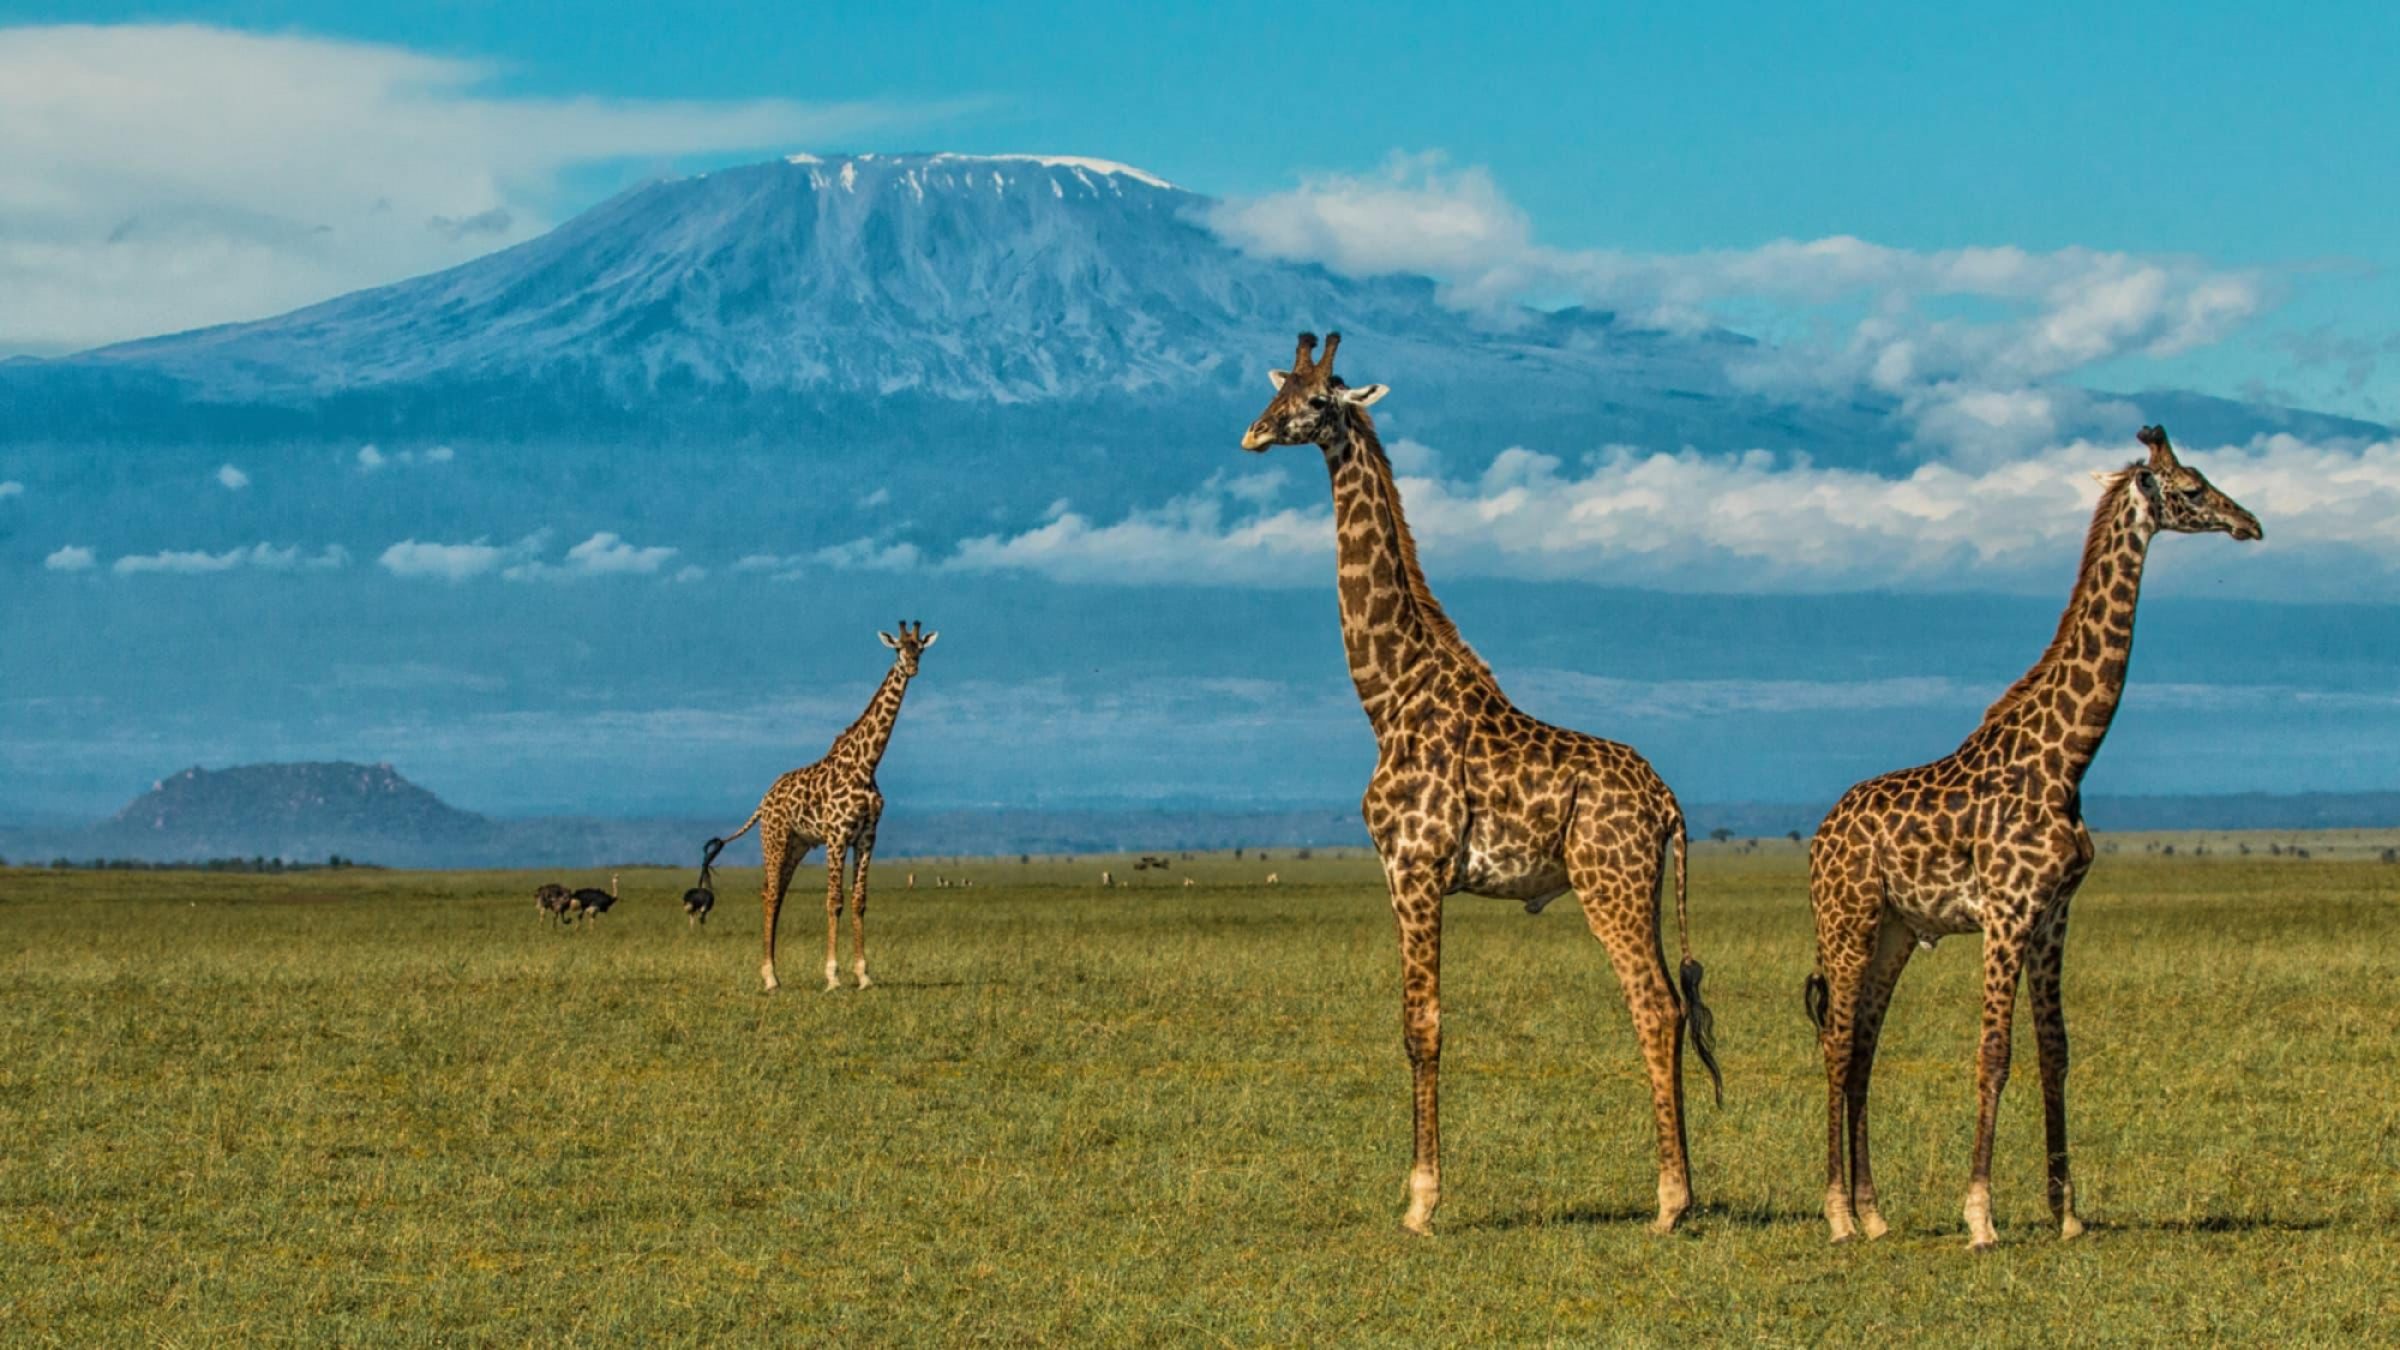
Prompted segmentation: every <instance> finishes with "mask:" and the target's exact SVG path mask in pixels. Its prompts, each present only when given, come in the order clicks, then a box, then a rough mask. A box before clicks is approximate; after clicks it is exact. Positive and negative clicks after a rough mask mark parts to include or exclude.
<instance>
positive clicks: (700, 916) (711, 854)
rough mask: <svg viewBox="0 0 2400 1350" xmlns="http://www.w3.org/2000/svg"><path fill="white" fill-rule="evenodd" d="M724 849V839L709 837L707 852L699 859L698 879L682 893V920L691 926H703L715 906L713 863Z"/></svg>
mask: <svg viewBox="0 0 2400 1350" xmlns="http://www.w3.org/2000/svg"><path fill="white" fill-rule="evenodd" d="M724 851H725V841H724V840H722V839H711V840H709V841H708V854H707V856H705V857H703V858H701V859H700V881H699V883H698V884H697V885H695V886H693V887H692V888H691V889H690V890H688V891H685V892H684V893H683V917H684V922H685V923H686V924H688V925H690V926H691V927H694V928H700V927H705V926H706V925H707V923H708V912H709V911H710V910H712V909H715V908H716V907H717V890H716V873H715V871H714V870H713V865H714V864H715V862H716V861H717V855H718V854H720V853H722V852H724Z"/></svg>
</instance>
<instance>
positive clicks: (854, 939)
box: [700, 621, 941, 994]
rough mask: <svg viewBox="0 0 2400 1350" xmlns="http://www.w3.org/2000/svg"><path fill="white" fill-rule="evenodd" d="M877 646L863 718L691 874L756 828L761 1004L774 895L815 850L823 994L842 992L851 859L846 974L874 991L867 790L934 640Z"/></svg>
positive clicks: (875, 818) (778, 783) (776, 985)
mask: <svg viewBox="0 0 2400 1350" xmlns="http://www.w3.org/2000/svg"><path fill="white" fill-rule="evenodd" d="M877 636H879V637H881V638H882V639H883V645H884V646H886V647H889V648H891V649H892V650H893V651H894V652H895V653H897V655H896V656H895V657H894V658H893V660H892V668H891V671H890V672H889V673H888V674H886V675H885V676H884V677H883V683H882V684H881V685H880V686H878V687H877V688H876V690H875V697H873V698H871V699H869V700H867V710H866V711H865V712H863V713H860V714H859V715H858V720H857V721H855V722H852V723H851V724H850V726H849V729H848V730H846V731H844V732H843V733H842V734H841V735H839V736H836V737H835V738H834V741H833V748H832V749H830V750H828V751H826V752H825V757H824V758H823V759H820V760H818V761H817V762H816V763H814V764H811V765H809V766H808V767H807V768H805V769H794V770H792V771H791V772H790V773H787V774H785V775H784V776H783V777H781V778H778V779H776V780H775V786H773V787H771V788H768V789H767V795H766V796H764V797H762V798H760V799H759V803H758V809H757V810H755V811H753V812H751V813H750V818H749V819H748V820H745V821H743V822H742V828H740V829H738V830H735V831H734V832H733V833H731V834H729V835H726V836H725V837H724V838H722V839H711V840H709V841H708V851H707V854H706V855H705V857H704V858H703V859H702V861H701V864H700V867H701V872H702V875H703V876H705V875H706V874H707V871H708V867H709V864H711V863H713V862H715V861H716V858H717V854H719V853H721V852H723V851H724V848H725V846H726V845H727V844H729V843H732V842H733V841H734V840H736V839H739V838H741V837H742V836H743V835H744V834H747V833H749V831H750V827H751V826H753V825H756V826H757V827H758V843H759V851H760V852H761V853H762V854H764V855H765V861H766V882H765V889H764V892H763V896H762V898H763V900H764V902H765V905H766V921H767V957H766V960H765V961H764V962H762V963H761V964H760V966H759V968H758V974H759V978H760V979H762V980H764V981H765V982H766V987H767V992H768V993H770V994H771V993H773V992H775V991H776V990H777V989H780V988H782V987H783V986H782V982H781V981H779V980H777V979H776V978H775V920H776V917H777V915H778V914H779V913H780V912H781V911H782V909H783V896H784V892H785V891H787V890H789V889H790V888H791V884H792V873H793V872H794V871H796V870H797V869H798V868H799V866H800V860H801V859H802V858H805V857H807V856H808V851H809V850H810V849H812V848H815V847H817V846H818V845H819V844H822V845H824V846H825V987H826V988H827V989H829V990H831V989H839V988H840V987H841V984H842V981H841V973H840V972H841V965H840V962H839V959H838V956H837V952H838V943H839V939H840V936H841V931H842V872H843V864H844V862H845V860H846V859H847V857H848V855H849V854H851V853H852V852H855V853H856V854H857V857H858V871H857V876H856V878H855V879H854V880H853V881H852V883H851V886H850V931H851V958H852V959H851V969H852V971H853V973H854V974H856V976H857V977H858V987H859V988H861V989H865V988H867V987H868V986H870V985H871V984H873V983H874V981H872V980H869V979H868V978H867V864H868V862H869V861H870V860H871V859H872V858H873V857H874V856H875V827H876V825H877V824H878V823H879V822H880V821H881V820H882V819H883V792H882V790H881V789H879V788H877V787H876V786H875V766H876V765H878V764H880V763H882V762H883V751H884V747H886V746H888V745H890V744H891V742H892V724H893V723H894V722H896V721H898V720H899V718H900V700H901V699H902V698H903V697H904V696H905V695H906V694H907V693H908V682H909V681H910V680H912V679H915V678H916V675H917V659H918V657H919V656H920V655H921V654H923V652H924V650H925V649H926V648H927V647H930V646H932V645H933V644H934V640H935V639H937V638H939V637H940V636H941V634H939V633H928V632H926V631H925V625H923V624H921V623H920V624H915V625H911V624H909V623H907V622H905V621H903V622H902V623H901V625H900V635H899V636H898V637H894V636H892V635H891V634H890V633H880V634H877ZM702 884H703V885H705V884H706V883H705V882H703V883H702Z"/></svg>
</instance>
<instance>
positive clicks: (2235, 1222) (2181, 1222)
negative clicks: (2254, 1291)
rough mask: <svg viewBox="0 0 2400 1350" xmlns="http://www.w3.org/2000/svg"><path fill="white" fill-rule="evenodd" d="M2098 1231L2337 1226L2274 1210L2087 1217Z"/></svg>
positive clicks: (2318, 1228) (2278, 1230)
mask: <svg viewBox="0 0 2400 1350" xmlns="http://www.w3.org/2000/svg"><path fill="white" fill-rule="evenodd" d="M2085 1224H2086V1226H2087V1227H2088V1228H2089V1229H2090V1230H2091V1231H2092V1232H2095V1233H2111V1232H2120V1233H2318V1232H2323V1231H2324V1230H2326V1229H2329V1228H2334V1227H2338V1226H2339V1225H2337V1224H2335V1223H2334V1221H2333V1220H2331V1219H2327V1218H2306V1219H2279V1218H2276V1217H2275V1216H2273V1215H2271V1214H2200V1215H2195V1216H2193V1217H2191V1218H2187V1219H2110V1220H2107V1221H2105V1222H2099V1223H2094V1222H2091V1221H2089V1220H2086V1221H2085Z"/></svg>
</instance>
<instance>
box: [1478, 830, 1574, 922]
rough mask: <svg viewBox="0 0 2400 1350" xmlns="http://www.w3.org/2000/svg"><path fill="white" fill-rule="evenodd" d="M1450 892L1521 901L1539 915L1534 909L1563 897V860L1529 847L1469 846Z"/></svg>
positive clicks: (1564, 868)
mask: <svg viewBox="0 0 2400 1350" xmlns="http://www.w3.org/2000/svg"><path fill="white" fill-rule="evenodd" d="M1451 889H1452V890H1453V891H1464V892H1466V893H1467V894H1469V895H1488V896H1491V897H1493V898H1495V899H1500V900H1522V901H1525V902H1526V904H1527V905H1528V907H1533V908H1535V909H1536V912H1539V910H1538V906H1539V905H1541V904H1547V903H1548V902H1549V901H1551V900H1554V899H1556V898H1558V897H1559V896H1561V895H1564V894H1566V892H1567V891H1568V890H1570V889H1571V887H1569V886H1568V885H1567V862H1566V859H1564V858H1561V857H1559V856H1557V855H1556V854H1546V853H1543V852H1540V851H1538V850H1535V849H1532V848H1512V847H1509V846H1506V845H1501V846H1497V847H1495V846H1489V845H1485V846H1478V845H1475V844H1469V845H1468V846H1467V851H1466V856H1465V857H1464V858H1462V859H1460V860H1459V868H1458V884H1457V885H1455V886H1453V887H1452V888H1451Z"/></svg>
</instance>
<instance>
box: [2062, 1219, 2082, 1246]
mask: <svg viewBox="0 0 2400 1350" xmlns="http://www.w3.org/2000/svg"><path fill="white" fill-rule="evenodd" d="M2082 1236H2083V1220H2081V1219H2078V1218H2076V1217H2075V1216H2074V1215H2072V1214H2070V1215H2068V1216H2067V1219H2066V1222H2064V1223H2062V1224H2060V1225H2059V1226H2058V1240H2059V1241H2061V1242H2065V1241H2068V1240H2069V1239H2072V1238H2079V1237H2082Z"/></svg>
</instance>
